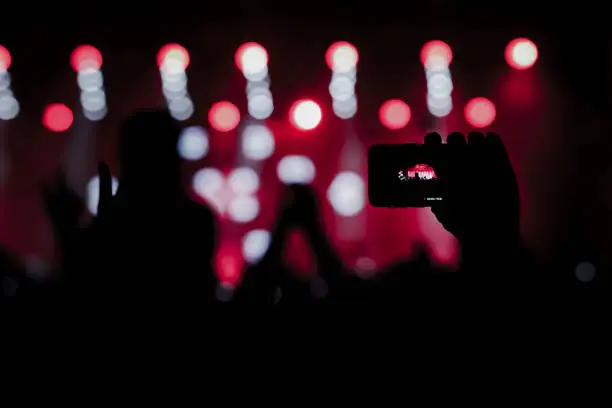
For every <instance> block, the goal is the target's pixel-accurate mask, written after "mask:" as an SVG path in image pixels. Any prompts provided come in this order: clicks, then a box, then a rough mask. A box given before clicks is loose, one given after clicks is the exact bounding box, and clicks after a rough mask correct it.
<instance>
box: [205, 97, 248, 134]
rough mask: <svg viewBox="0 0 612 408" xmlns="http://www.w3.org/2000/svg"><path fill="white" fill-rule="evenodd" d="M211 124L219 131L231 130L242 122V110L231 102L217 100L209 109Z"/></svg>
mask: <svg viewBox="0 0 612 408" xmlns="http://www.w3.org/2000/svg"><path fill="white" fill-rule="evenodd" d="M208 121H209V122H210V125H211V126H212V127H213V128H214V129H215V130H218V131H219V132H230V131H232V130H234V129H236V127H237V126H238V124H239V123H240V110H238V108H237V107H236V105H234V104H233V103H231V102H228V101H222V102H217V103H215V104H213V106H211V108H210V110H209V111H208Z"/></svg>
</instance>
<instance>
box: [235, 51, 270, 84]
mask: <svg viewBox="0 0 612 408" xmlns="http://www.w3.org/2000/svg"><path fill="white" fill-rule="evenodd" d="M235 61H236V65H237V66H238V69H240V70H241V71H242V73H243V75H244V76H245V77H246V79H248V80H249V81H258V80H262V79H264V78H265V77H266V76H267V74H268V52H267V51H266V49H265V48H264V47H262V46H261V45H260V44H258V43H256V42H248V43H245V44H242V45H241V46H240V47H238V50H237V51H236V55H235Z"/></svg>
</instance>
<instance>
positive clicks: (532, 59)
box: [505, 38, 538, 70]
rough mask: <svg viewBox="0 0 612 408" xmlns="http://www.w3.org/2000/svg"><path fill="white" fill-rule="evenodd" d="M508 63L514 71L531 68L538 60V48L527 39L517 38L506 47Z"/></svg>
mask: <svg viewBox="0 0 612 408" xmlns="http://www.w3.org/2000/svg"><path fill="white" fill-rule="evenodd" d="M505 54H506V61H507V62H508V65H510V66H511V67H512V68H514V69H518V70H523V69H528V68H531V67H532V66H533V65H534V64H535V63H536V61H537V60H538V48H537V47H536V45H535V44H534V43H533V42H532V41H530V40H528V39H527V38H516V39H514V40H512V41H510V43H509V44H508V45H507V46H506V52H505Z"/></svg>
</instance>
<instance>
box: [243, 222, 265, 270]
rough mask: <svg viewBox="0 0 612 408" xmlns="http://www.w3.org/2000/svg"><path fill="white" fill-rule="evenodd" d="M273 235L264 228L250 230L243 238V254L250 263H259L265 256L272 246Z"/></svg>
mask: <svg viewBox="0 0 612 408" xmlns="http://www.w3.org/2000/svg"><path fill="white" fill-rule="evenodd" d="M271 240H272V237H271V235H270V233H269V232H268V231H266V230H263V229H256V230H252V231H249V232H248V233H247V234H246V235H245V236H244V238H243V239H242V256H243V258H244V260H245V261H247V262H248V263H250V264H254V263H257V262H259V261H260V260H261V258H263V256H264V255H265V254H266V251H267V250H268V247H269V246H270V241H271Z"/></svg>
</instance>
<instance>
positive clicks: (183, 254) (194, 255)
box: [88, 111, 216, 305]
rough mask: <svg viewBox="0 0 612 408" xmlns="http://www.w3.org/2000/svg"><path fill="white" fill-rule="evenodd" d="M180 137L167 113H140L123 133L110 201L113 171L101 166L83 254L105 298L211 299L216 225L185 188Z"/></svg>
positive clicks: (174, 302)
mask: <svg viewBox="0 0 612 408" xmlns="http://www.w3.org/2000/svg"><path fill="white" fill-rule="evenodd" d="M179 134H180V127H179V126H178V124H177V123H176V122H175V121H174V119H173V118H172V117H171V116H170V115H169V113H168V112H166V111H139V112H137V113H136V114H134V115H133V116H132V117H131V118H129V119H128V120H127V121H126V122H125V124H124V125H123V128H122V131H121V139H120V144H119V162H120V167H121V173H120V177H119V186H118V189H117V193H116V194H115V195H114V196H113V191H112V177H111V172H110V169H109V167H108V166H107V165H106V164H105V163H100V165H99V180H100V183H99V185H100V191H99V204H98V213H97V216H96V217H95V219H94V221H93V222H92V225H91V234H90V240H89V246H90V251H89V254H88V256H91V257H92V259H93V265H94V268H95V269H96V272H97V273H96V286H97V288H103V289H102V291H103V296H107V295H108V294H112V295H113V296H115V297H116V298H118V299H122V300H125V301H126V302H131V301H134V302H135V301H137V300H142V301H144V302H145V303H146V304H152V303H158V304H160V305H183V304H186V303H189V304H200V303H203V302H210V301H213V299H214V290H215V287H216V279H215V276H214V273H213V266H212V259H213V254H214V250H215V243H216V236H215V234H216V220H215V217H214V215H213V213H212V211H211V210H210V209H209V208H208V207H206V206H204V205H202V204H199V203H196V202H195V201H193V200H192V199H191V198H190V197H189V196H188V195H187V194H186V193H185V192H183V191H182V186H181V160H180V157H179V155H178V152H177V143H178V137H179ZM92 252H93V253H92ZM90 262H91V261H90ZM101 282H104V283H101Z"/></svg>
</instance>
